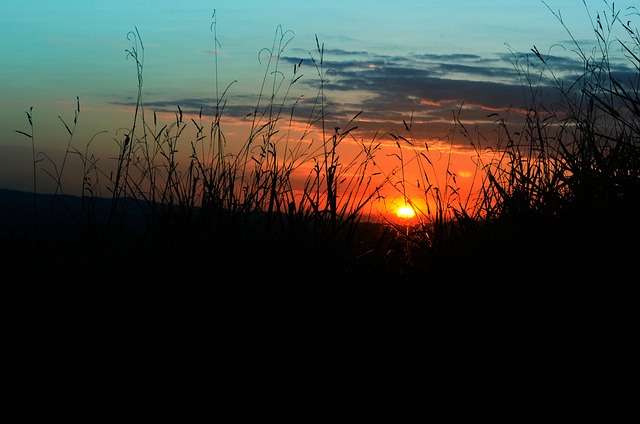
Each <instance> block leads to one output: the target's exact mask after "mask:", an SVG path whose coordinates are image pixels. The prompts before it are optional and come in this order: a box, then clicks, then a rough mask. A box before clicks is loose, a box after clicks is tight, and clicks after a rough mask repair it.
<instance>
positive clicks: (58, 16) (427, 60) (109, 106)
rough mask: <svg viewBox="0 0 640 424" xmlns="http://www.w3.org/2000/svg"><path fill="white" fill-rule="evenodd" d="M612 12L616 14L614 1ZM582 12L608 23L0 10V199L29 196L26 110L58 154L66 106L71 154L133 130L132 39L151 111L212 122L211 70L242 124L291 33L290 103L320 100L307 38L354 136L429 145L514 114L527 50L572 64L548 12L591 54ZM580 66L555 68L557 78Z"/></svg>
mask: <svg viewBox="0 0 640 424" xmlns="http://www.w3.org/2000/svg"><path fill="white" fill-rule="evenodd" d="M627 3H629V4H633V2H627ZM547 6H548V7H547ZM616 7H618V8H624V7H626V4H623V2H620V4H619V6H618V2H616ZM550 9H551V10H550ZM587 9H588V10H589V11H590V13H591V14H592V17H595V15H596V13H597V12H602V11H604V10H607V3H606V2H604V1H600V0H593V1H592V0H589V1H586V3H583V1H581V0H571V1H569V0H562V1H554V0H548V1H546V2H542V1H539V0H517V1H513V0H493V1H477V0H459V1H456V2H443V1H435V0H434V1H431V0H396V1H393V2H391V1H371V0H369V1H359V0H358V1H349V0H342V1H335V0H324V1H321V2H302V1H299V0H297V1H288V0H283V1H278V0H272V1H269V2H266V1H263V0H257V1H246V0H235V1H233V2H231V1H200V0H197V1H192V0H187V1H183V2H177V1H158V0H153V1H148V0H143V1H133V0H129V1H120V0H110V1H104V0H102V1H94V0H88V1H87V0H85V1H67V0H64V1H63V0H57V1H55V2H53V1H42V0H31V1H22V0H4V1H3V2H2V4H1V5H0V48H1V49H2V50H1V51H2V52H3V64H2V66H1V67H0V81H1V84H2V85H1V91H2V96H1V98H0V162H1V163H0V169H2V171H0V186H3V187H8V188H25V187H26V188H29V185H28V184H26V185H25V183H24V178H28V176H29V175H30V174H29V172H30V167H31V163H30V160H31V159H30V156H29V155H30V152H29V151H28V148H30V144H29V143H28V141H27V140H26V139H25V138H24V136H21V135H20V134H18V133H16V131H15V130H22V131H27V130H28V128H29V127H28V123H27V119H26V115H25V111H27V110H29V108H30V107H33V108H34V110H33V116H34V121H35V131H36V134H37V138H36V140H37V144H38V148H39V149H41V150H47V149H54V150H55V149H57V148H64V145H65V143H66V140H67V139H68V137H67V133H66V131H65V130H64V126H63V124H62V123H61V121H60V118H62V119H64V120H65V121H67V123H68V122H69V121H71V120H73V116H74V110H75V104H76V96H77V97H79V99H80V104H81V110H82V112H81V116H80V119H79V124H78V130H77V131H78V132H77V136H76V140H74V142H77V143H78V144H80V145H82V144H83V143H86V142H87V140H89V139H91V137H92V135H95V134H96V133H97V132H101V133H100V135H99V136H97V137H96V138H95V141H94V142H93V143H94V147H95V148H96V149H98V150H100V149H102V148H103V147H102V146H104V149H105V151H107V150H108V149H109V147H107V146H111V147H113V139H114V138H117V137H118V131H117V130H118V128H123V127H126V126H127V125H130V124H131V116H130V115H131V114H130V110H131V109H130V108H131V106H132V102H134V101H135V96H136V93H137V85H136V84H137V80H136V74H135V66H134V63H133V61H132V60H131V58H128V59H127V55H126V49H130V48H131V46H132V45H133V44H132V43H133V40H132V39H131V37H129V38H128V34H129V33H130V32H131V31H134V30H135V29H136V28H137V30H138V31H139V34H140V36H141V38H142V41H143V43H144V46H145V51H144V54H145V68H144V86H143V87H144V88H143V90H144V100H145V102H146V105H147V109H149V110H157V111H158V112H163V111H164V112H171V113H173V112H175V110H176V105H180V106H181V108H182V109H183V110H185V111H187V112H196V111H198V110H199V109H200V107H203V108H204V110H205V112H207V111H210V108H211V106H212V104H213V103H214V102H215V93H216V92H215V79H214V69H215V63H216V62H215V61H216V60H217V66H218V84H219V87H220V88H224V87H226V86H227V85H228V84H231V82H232V81H237V82H236V83H233V84H232V85H231V86H230V89H229V91H228V97H229V106H228V109H227V114H228V115H229V116H232V117H242V116H244V115H246V113H248V112H250V111H251V108H252V107H253V106H255V101H256V98H257V97H256V96H257V93H258V91H259V88H260V85H261V83H262V78H263V75H264V69H265V68H264V61H262V63H261V62H260V61H259V58H260V57H261V58H263V59H264V56H259V52H260V51H261V49H262V48H265V47H270V46H271V45H272V42H273V40H274V36H275V35H276V34H277V33H276V30H277V28H279V27H280V28H281V29H282V30H283V31H290V32H286V37H285V38H286V40H287V41H288V44H287V46H286V49H285V50H284V52H283V54H282V63H283V66H284V68H286V69H287V72H288V71H289V70H290V68H291V67H292V66H293V64H294V63H298V62H299V60H301V59H302V60H303V67H302V68H301V71H302V73H303V74H304V77H303V78H302V79H301V81H300V83H299V84H298V87H299V88H296V90H299V92H300V93H311V94H312V93H313V91H314V90H316V89H317V78H316V77H317V75H316V71H315V69H314V67H313V64H312V62H311V61H310V57H311V56H315V58H318V55H317V52H316V44H315V37H316V36H317V37H318V40H319V41H320V43H322V44H323V45H324V61H325V63H324V66H325V67H326V68H327V69H329V68H330V69H331V70H332V71H331V72H330V73H329V74H327V75H328V77H329V79H328V81H327V86H326V89H327V91H326V93H327V95H328V96H329V99H330V101H331V103H332V104H333V109H332V111H333V114H334V115H333V116H334V117H335V119H336V120H338V121H340V120H343V121H344V120H347V119H348V117H349V116H353V114H354V113H356V112H359V111H362V112H363V113H362V115H361V117H362V119H363V123H362V125H361V126H362V128H363V129H367V128H368V129H370V130H371V132H373V131H374V130H375V129H376V128H379V129H381V130H388V129H390V128H389V126H393V125H398V123H401V122H402V119H408V118H409V117H410V116H411V115H412V114H415V117H416V121H417V122H420V123H422V124H424V127H425V128H426V127H428V128H429V130H430V131H432V132H433V134H432V136H437V133H438V132H439V133H442V132H443V131H446V126H447V125H449V124H450V122H447V121H448V120H449V121H450V117H451V111H452V109H454V108H455V107H456V106H459V105H460V104H461V103H462V102H465V104H467V105H469V112H468V119H469V122H473V121H474V120H477V121H478V122H480V121H483V120H486V115H487V113H488V111H493V110H506V109H508V108H509V107H519V106H521V104H520V103H521V102H522V89H521V87H520V86H519V84H518V75H517V72H516V71H515V69H514V65H513V58H514V52H521V53H523V54H529V55H531V50H530V49H531V48H532V47H533V46H534V45H535V46H536V47H537V48H538V49H539V50H540V52H542V53H543V54H545V53H549V52H552V53H553V54H554V55H555V54H566V56H567V57H568V58H571V57H574V59H575V55H572V53H571V52H570V51H565V50H562V49H561V48H558V47H556V48H553V49H551V47H552V46H553V45H554V44H557V43H559V44H562V45H564V46H567V47H569V48H571V47H572V46H571V42H570V40H569V38H568V35H567V33H566V31H565V29H564V28H563V27H562V25H561V24H560V23H559V22H558V20H557V19H556V18H555V17H554V16H553V14H552V12H551V11H552V10H553V11H559V12H560V13H561V14H562V17H563V19H564V22H565V24H566V25H567V26H568V27H569V29H570V30H571V31H572V33H573V35H574V36H575V37H576V39H577V40H578V41H579V42H580V43H581V44H582V45H584V46H591V45H593V43H594V36H593V29H592V27H591V23H590V22H589V15H588V13H587ZM214 11H215V30H216V32H215V33H216V35H217V38H218V41H219V48H218V49H217V50H216V48H215V43H214V38H213V34H214V33H213V31H212V30H211V24H212V22H213V21H214V18H213V14H214ZM629 19H631V20H632V21H634V22H637V21H638V19H637V17H636V16H630V17H629ZM550 49H551V50H550ZM214 51H215V52H217V56H216V55H214ZM579 65H580V63H579V61H574V60H571V59H565V60H558V61H557V66H558V67H559V69H562V70H564V69H574V70H575V69H577V68H579ZM576 66H577V68H576ZM296 93H297V92H296ZM127 108H128V109H127ZM301 111H304V107H301ZM420 131H422V130H420ZM425 131H426V130H425ZM60 146H61V147H60ZM25 152H27V156H25ZM23 165H26V166H24V167H23Z"/></svg>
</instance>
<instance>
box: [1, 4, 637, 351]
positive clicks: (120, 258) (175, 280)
mask: <svg viewBox="0 0 640 424" xmlns="http://www.w3.org/2000/svg"><path fill="white" fill-rule="evenodd" d="M632 12H633V13H635V14H636V15H637V13H636V12H635V11H633V10H632ZM620 13H621V12H620V11H618V10H615V9H614V8H613V7H612V8H610V9H608V10H606V11H605V12H603V13H602V14H598V15H597V18H596V20H595V21H594V22H593V28H594V31H595V34H596V37H597V45H598V49H596V50H594V51H591V52H585V51H583V50H582V49H581V46H580V45H579V44H578V43H577V42H576V45H575V49H574V51H575V52H576V54H577V55H578V57H579V58H580V60H581V61H583V62H584V69H583V72H582V73H580V74H579V75H557V74H556V73H555V72H554V69H553V65H552V64H553V61H552V56H551V55H548V56H547V55H543V54H542V53H540V52H539V51H538V50H537V49H536V48H534V49H533V53H534V55H533V56H529V55H526V56H523V55H520V54H519V53H517V52H514V66H515V67H516V69H517V70H518V71H519V73H520V75H521V77H522V85H523V88H524V91H525V92H526V101H527V105H526V112H525V117H526V119H525V123H524V125H523V127H522V128H518V129H514V128H513V126H512V125H510V123H509V122H508V120H507V119H506V118H504V117H501V116H500V115H498V114H496V115H494V116H495V130H496V135H497V144H496V143H494V144H491V145H489V146H482V145H480V140H485V137H484V136H483V135H481V134H480V135H477V134H473V133H472V132H471V131H470V130H468V129H467V127H466V126H465V124H464V123H463V120H462V119H461V116H462V114H463V108H462V107H461V108H460V110H458V111H456V112H455V113H454V116H453V122H452V124H453V130H452V132H451V134H450V136H451V137H454V136H455V135H462V136H463V137H465V138H466V139H467V140H468V141H469V143H470V145H471V146H473V147H474V148H475V149H476V151H477V156H478V159H479V162H478V169H477V170H476V172H478V173H480V174H481V175H482V185H481V187H479V190H480V196H478V197H477V198H476V197H474V198H471V197H468V198H461V196H460V194H459V190H458V186H457V183H456V176H455V174H453V173H452V172H450V170H449V169H447V172H446V174H445V175H444V176H440V179H438V177H439V176H438V175H437V174H436V173H435V169H434V168H433V165H432V163H431V160H430V157H429V151H428V149H427V150H426V151H425V150H421V149H419V148H417V146H418V145H419V142H417V141H416V140H415V139H414V137H413V133H412V126H413V124H412V122H411V120H409V121H408V122H403V126H404V128H403V131H402V132H401V131H395V130H394V131H385V132H384V133H383V134H384V137H387V138H390V139H392V140H393V141H394V142H395V143H396V146H397V148H398V154H397V158H398V161H399V166H398V168H395V169H393V170H381V169H379V168H378V167H377V165H376V161H375V158H376V154H377V153H378V149H379V145H380V144H379V142H378V141H379V139H374V140H371V142H370V143H368V144H365V143H364V142H363V141H358V140H357V139H356V138H355V137H354V136H353V134H354V133H356V132H357V125H356V121H357V118H358V116H359V114H356V115H355V116H354V117H353V118H352V119H351V120H350V121H349V122H346V123H344V124H342V125H340V126H339V127H338V126H336V127H335V128H332V129H327V128H325V126H326V125H327V123H328V122H329V119H328V117H329V114H330V105H329V104H328V103H327V99H326V96H325V93H324V86H325V82H326V73H327V69H326V68H325V61H324V46H323V45H322V44H320V42H319V41H318V40H317V39H316V51H315V54H314V55H312V57H311V63H312V65H313V69H314V71H315V72H316V73H317V77H318V92H317V97H316V98H315V99H314V100H313V102H312V105H311V107H310V109H309V110H310V111H311V112H310V115H309V117H308V120H307V121H306V122H303V126H304V127H305V129H304V130H303V131H302V135H301V136H297V135H296V134H294V133H293V132H292V131H291V128H292V126H293V124H294V116H296V111H297V109H296V108H297V107H299V103H300V101H301V99H300V98H296V97H293V96H292V94H291V93H292V89H294V88H295V87H296V83H297V82H298V81H299V80H300V79H301V78H302V74H301V73H300V69H301V68H300V67H301V65H302V62H301V63H300V64H297V65H294V67H293V71H292V73H291V75H290V77H289V79H288V80H287V77H286V71H285V70H282V69H281V54H282V52H283V50H284V48H285V47H286V45H287V44H288V43H289V42H290V39H291V34H290V33H288V32H286V31H282V30H281V29H280V28H278V30H277V31H276V34H275V37H274V41H273V44H272V46H271V47H270V48H268V49H265V50H264V51H263V52H262V53H261V54H265V55H266V56H265V57H263V59H264V61H263V63H264V64H265V74H264V82H263V86H262V87H263V90H264V91H262V92H260V93H259V97H258V98H259V100H258V103H257V104H256V106H255V109H254V110H252V111H250V112H249V113H248V114H247V118H248V120H249V122H250V126H251V130H250V132H249V135H248V137H247V139H246V140H245V141H244V144H242V145H241V146H239V147H238V146H233V148H230V147H229V146H228V145H227V143H228V140H227V138H226V136H225V133H224V119H225V106H226V102H227V99H226V95H227V94H226V93H227V92H228V90H229V88H230V87H231V86H232V85H233V84H234V83H235V82H232V83H231V84H229V85H228V86H227V87H226V89H225V90H223V91H222V93H221V94H220V92H219V89H218V75H217V74H216V103H215V105H213V110H214V112H213V114H212V116H210V117H207V116H205V115H203V113H202V110H201V111H200V113H199V114H198V116H197V117H195V116H193V117H187V116H185V114H184V113H183V111H182V110H181V108H180V106H177V111H176V113H175V119H174V120H173V121H172V122H169V123H162V122H159V120H158V117H157V115H156V112H153V113H152V117H150V115H149V112H148V111H146V109H145V103H144V101H143V84H142V82H143V72H144V45H143V43H142V40H141V37H140V34H139V33H138V32H137V30H136V31H134V32H132V33H130V34H129V38H130V39H131V40H132V43H133V46H132V47H131V49H129V50H128V51H127V53H128V58H130V59H132V60H133V61H134V63H135V66H136V74H137V78H138V96H137V101H136V104H135V111H134V115H133V116H132V123H131V126H130V127H129V128H127V129H126V130H125V131H124V132H122V133H121V134H120V136H119V139H118V141H117V143H118V155H117V159H116V165H115V169H113V170H110V171H107V170H105V169H101V168H100V166H99V161H98V159H97V158H96V157H94V156H93V155H92V154H91V153H90V150H89V147H90V143H91V141H89V142H88V143H87V145H86V147H85V149H83V150H80V149H78V148H76V147H75V146H74V143H73V142H72V141H73V138H74V132H75V124H76V122H77V120H78V117H79V113H80V102H79V99H78V103H77V108H76V111H75V113H74V120H73V125H72V126H69V125H67V123H66V122H65V121H64V120H63V119H62V118H60V119H61V121H62V122H63V124H64V126H65V128H66V130H67V131H68V133H69V137H70V138H69V143H68V146H67V149H66V153H65V156H64V159H63V161H62V163H61V164H60V165H59V166H58V165H57V164H56V163H55V162H54V161H53V160H51V159H50V158H49V157H48V156H46V154H44V153H38V154H37V153H36V147H35V146H36V144H37V141H38V136H37V134H35V132H34V130H33V127H34V124H33V120H32V111H31V110H30V112H28V113H27V116H28V119H29V125H30V128H31V130H30V131H29V132H23V131H18V132H20V133H22V134H23V135H25V136H26V137H28V138H29V139H30V141H31V143H32V146H33V162H34V193H35V192H37V180H36V172H35V170H36V165H37V164H38V163H40V162H41V161H43V159H44V162H45V164H48V166H49V167H48V168H46V169H47V173H48V175H49V176H50V177H52V178H53V179H54V180H56V181H57V182H58V184H57V187H56V192H55V193H54V194H53V195H52V196H51V197H50V198H48V199H47V202H46V203H44V204H39V202H43V201H42V200H39V199H38V198H37V197H34V198H33V201H32V206H33V213H32V214H31V215H32V216H33V218H34V221H29V224H26V223H25V228H26V229H27V230H28V231H26V232H21V231H12V230H5V234H4V235H3V238H2V242H3V246H2V253H3V261H4V263H5V265H4V267H5V268H7V269H11V270H12V273H11V275H14V276H16V277H12V278H11V279H10V280H5V282H4V283H3V293H5V295H4V297H5V299H8V302H9V303H12V304H13V307H12V308H10V309H9V310H10V311H13V318H12V320H13V321H11V322H10V324H9V326H11V325H16V328H19V330H16V333H21V332H22V331H23V330H22V329H23V328H29V329H30V330H29V331H30V332H28V333H21V343H26V344H28V343H31V342H35V343H37V344H40V345H41V346H43V347H46V346H49V345H50V344H51V343H54V342H57V341H61V340H62V341H65V340H81V339H82V338H83V336H85V335H87V334H99V335H100V336H97V337H105V338H106V339H108V340H110V341H114V340H124V339H126V340H128V341H129V342H131V340H134V339H136V340H137V339H138V338H140V337H142V339H143V340H147V338H148V337H153V338H154V340H157V339H162V338H166V337H169V335H173V336H176V335H184V334H189V335H191V336H193V335H194V334H195V333H198V332H200V331H205V329H206V325H207V323H212V322H216V320H218V321H217V322H220V320H222V321H224V322H227V323H229V325H233V326H235V325H237V324H241V325H242V324H246V326H247V327H252V326H253V327H252V328H262V327H261V326H262V325H263V323H262V322H261V321H262V320H267V321H268V322H269V323H270V325H273V326H284V327H285V328H293V327H295V328H296V329H297V330H299V331H310V330H309V329H310V328H313V329H314V330H317V329H318V328H320V327H323V326H324V325H328V324H327V323H333V325H336V327H335V328H338V327H340V325H341V324H340V322H342V323H343V324H344V323H345V322H350V321H349V319H353V317H355V316H358V317H359V319H364V320H365V321H367V320H368V322H369V323H377V324H380V321H378V320H377V319H376V318H375V317H376V315H377V314H380V313H382V314H383V315H384V316H385V317H388V316H387V315H386V314H384V313H383V312H382V311H383V310H385V311H387V312H388V311H391V310H393V313H398V314H399V315H398V316H400V317H404V318H407V317H410V319H415V320H416V321H415V322H413V323H412V324H411V327H412V328H413V327H415V326H419V325H420V323H422V324H424V325H427V323H426V321H427V320H431V321H432V322H433V320H434V318H437V317H440V318H441V319H442V317H446V318H445V321H447V320H449V321H448V322H458V320H464V319H471V320H477V319H479V317H480V318H481V319H484V321H482V322H484V323H487V322H491V323H496V322H501V323H502V324H503V325H508V324H509V323H517V325H525V324H526V325H536V324H537V323H540V322H545V323H549V322H551V321H553V320H556V319H560V318H567V317H568V316H570V317H571V319H572V320H574V319H575V320H576V321H581V320H592V321H590V322H594V321H597V320H599V322H600V323H601V324H602V325H605V324H606V325H608V324H609V323H611V322H616V323H618V324H620V323H622V322H628V320H631V319H635V318H637V301H638V288H637V283H636V282H635V281H634V280H633V279H629V277H628V276H629V275H632V273H633V272H634V270H633V263H634V260H635V258H636V255H637V248H635V246H634V245H635V241H636V240H637V237H638V235H639V231H638V228H639V226H638V220H637V211H638V206H639V203H640V202H639V200H640V152H639V150H638V149H639V145H638V140H639V137H640V131H639V129H640V127H639V125H640V122H639V120H640V98H639V97H638V83H639V82H640V81H639V78H640V59H639V58H638V53H637V52H638V48H639V47H640V41H639V40H640V39H639V37H638V33H637V31H636V30H633V29H632V28H631V27H629V23H625V21H624V19H621V16H620ZM556 17H558V19H560V17H559V15H556ZM605 22H606V25H605ZM560 23H561V24H563V22H562V20H561V19H560ZM619 27H621V28H622V29H623V33H625V34H626V35H627V36H628V38H627V39H622V38H619V37H610V33H611V31H613V29H614V28H619ZM212 29H213V30H214V34H215V22H214V24H213V26H212ZM567 31H569V29H567ZM569 34H570V31H569ZM215 37H216V36H215V35H214V42H215V43H217V39H216V38H215ZM614 47H616V48H621V49H622V50H623V51H624V52H625V53H626V54H627V58H628V61H629V64H630V65H631V71H633V72H631V71H629V68H628V67H627V71H626V72H620V71H619V69H623V68H620V67H613V66H611V63H610V62H609V61H610V58H611V54H610V49H611V48H614ZM216 61H217V57H216ZM549 86H552V87H555V88H556V89H557V93H558V97H557V99H556V100H555V101H554V102H549V99H547V98H543V97H542V93H543V92H544V89H546V88H548V87H549ZM207 119H210V121H207ZM189 130H193V131H191V132H189ZM312 134H314V136H312ZM189 137H192V138H189ZM347 140H348V141H351V142H355V143H356V144H357V145H358V146H360V148H361V152H360V154H358V155H356V157H354V158H353V159H348V160H347V161H345V157H344V156H342V154H341V152H342V148H341V146H342V144H343V143H345V142H346V141H347ZM184 151H188V152H189V154H188V155H187V156H186V157H185V156H180V154H179V152H184ZM409 154H410V155H411V160H415V161H416V162H417V163H418V164H419V166H420V169H421V170H422V171H423V172H421V176H420V177H419V178H422V180H421V181H420V186H421V187H423V195H424V199H423V200H424V201H425V202H424V204H426V205H435V209H430V206H428V207H427V210H420V209H417V208H416V212H417V222H418V224H417V225H414V226H412V227H411V228H410V229H409V228H403V227H402V226H399V225H397V224H393V223H391V222H386V223H385V222H371V221H370V220H369V215H368V212H369V209H370V208H371V203H372V202H373V201H375V200H377V199H378V197H379V196H380V192H381V189H382V188H383V187H388V186H392V187H393V188H394V189H395V190H397V191H398V192H399V193H400V194H402V195H403V198H404V199H405V200H406V201H407V202H410V199H408V197H407V196H406V193H405V186H404V185H405V184H406V179H405V178H404V175H403V172H404V163H405V161H406V160H407V159H406V158H405V156H406V155H409ZM70 159H78V160H80V161H81V163H82V166H83V169H84V176H83V181H82V195H81V196H80V198H79V200H78V201H79V204H72V202H73V200H72V199H71V198H68V197H66V196H65V195H64V193H63V187H62V186H61V184H60V181H61V180H62V175H63V173H64V172H65V167H66V162H67V160H70ZM185 161H186V163H185ZM305 170H306V171H305ZM301 171H303V172H306V174H303V175H302V178H301V180H302V181H303V184H302V186H300V185H299V184H296V182H295V181H297V180H296V178H298V179H299V178H300V172H301ZM381 173H382V174H384V179H383V183H382V185H377V186H376V185H375V183H374V181H378V180H376V179H375V178H374V177H375V176H377V175H380V174H381ZM105 194H107V195H105ZM414 206H415V205H414ZM21 213H25V215H28V214H27V213H26V212H25V211H23V210H21ZM61 217H64V218H61ZM630 273H631V274H630ZM395 302H398V303H395ZM391 305H393V306H391ZM387 308H388V309H387ZM453 311H455V312H453ZM363 316H364V317H366V318H363ZM46 317H57V318H55V319H53V320H50V319H48V318H46ZM87 317H90V318H87ZM593 317H597V318H593ZM605 317H606V320H605V319H604V318H605ZM420 320H424V321H420ZM487 320H489V321H487ZM25 322H26V323H27V325H26V326H25V325H23V324H24V323H25ZM393 322H396V321H393ZM438 322H440V321H438ZM336 323H338V324H336ZM513 325H516V324H513ZM305 326H306V327H305ZM247 327H245V328H247ZM332 328H334V327H332ZM141 334H143V335H144V336H141Z"/></svg>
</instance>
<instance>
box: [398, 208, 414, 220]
mask: <svg viewBox="0 0 640 424" xmlns="http://www.w3.org/2000/svg"><path fill="white" fill-rule="evenodd" d="M396 215H398V218H403V219H409V218H413V217H414V216H416V212H415V211H414V210H413V208H412V207H411V206H410V205H404V206H400V207H399V208H398V210H397V211H396Z"/></svg>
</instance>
